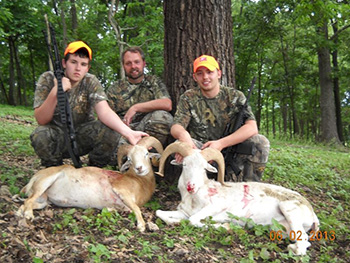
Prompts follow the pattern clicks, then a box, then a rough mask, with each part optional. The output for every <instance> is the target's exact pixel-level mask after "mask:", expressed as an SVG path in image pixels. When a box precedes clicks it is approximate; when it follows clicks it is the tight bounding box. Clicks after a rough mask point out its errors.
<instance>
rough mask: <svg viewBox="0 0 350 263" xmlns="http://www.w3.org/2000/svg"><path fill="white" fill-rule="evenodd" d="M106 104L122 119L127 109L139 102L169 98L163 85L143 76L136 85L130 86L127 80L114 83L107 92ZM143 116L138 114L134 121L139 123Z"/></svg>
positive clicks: (158, 81)
mask: <svg viewBox="0 0 350 263" xmlns="http://www.w3.org/2000/svg"><path fill="white" fill-rule="evenodd" d="M107 96H108V100H109V101H108V102H109V105H110V106H111V108H112V109H113V110H114V111H115V112H116V113H117V114H118V115H119V117H120V118H123V117H124V115H125V114H126V112H127V111H128V109H129V108H130V107H131V106H132V105H134V104H136V103H140V102H146V101H150V100H155V99H163V98H169V99H170V96H169V93H168V90H167V88H166V86H165V84H164V83H163V82H162V81H161V80H160V79H159V78H158V77H156V76H152V75H145V78H144V79H143V80H142V81H141V82H140V83H138V84H132V83H130V82H129V81H128V80H127V79H122V80H119V81H117V82H116V83H114V84H113V85H112V86H111V87H109V88H108V90H107ZM144 115H145V114H138V115H137V116H136V118H135V119H134V120H133V122H134V121H140V119H142V118H143V116H144Z"/></svg>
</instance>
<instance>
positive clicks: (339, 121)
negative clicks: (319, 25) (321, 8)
mask: <svg viewBox="0 0 350 263" xmlns="http://www.w3.org/2000/svg"><path fill="white" fill-rule="evenodd" d="M332 26H333V31H334V35H337V32H338V25H337V23H332ZM337 42H338V37H335V38H334V43H335V44H337ZM335 46H337V45H335ZM332 63H333V70H334V73H335V74H333V75H334V78H333V85H334V102H335V116H336V119H337V131H338V135H339V139H340V141H342V142H345V139H344V134H343V122H342V117H341V103H340V92H339V90H340V87H339V77H338V74H337V73H338V72H339V66H338V50H337V49H335V50H334V51H333V52H332Z"/></svg>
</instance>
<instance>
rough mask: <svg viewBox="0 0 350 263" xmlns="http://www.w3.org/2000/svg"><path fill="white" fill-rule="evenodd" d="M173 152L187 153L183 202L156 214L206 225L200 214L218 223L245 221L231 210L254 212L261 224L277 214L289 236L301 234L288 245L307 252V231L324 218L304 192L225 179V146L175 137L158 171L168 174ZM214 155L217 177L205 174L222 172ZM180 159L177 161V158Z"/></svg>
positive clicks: (249, 214)
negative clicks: (221, 148)
mask: <svg viewBox="0 0 350 263" xmlns="http://www.w3.org/2000/svg"><path fill="white" fill-rule="evenodd" d="M172 153H180V154H181V155H182V156H183V157H184V159H183V163H182V164H183V168H182V173H181V175H180V178H179V182H178V189H179V191H180V194H181V202H180V204H179V205H178V207H177V210H176V211H162V210H157V211H156V215H157V216H158V217H159V218H161V219H162V220H163V221H164V222H166V223H167V224H174V223H178V222H180V221H181V220H182V219H188V220H189V221H190V222H191V224H193V225H195V226H198V227H202V226H203V223H202V222H201V220H203V219H205V218H207V217H212V220H214V221H215V222H216V223H217V224H215V226H216V227H218V226H220V225H223V224H224V223H227V222H232V221H234V223H237V224H243V222H240V221H237V220H233V219H232V218H230V216H229V213H231V214H233V215H235V216H237V217H242V218H250V219H252V220H253V221H254V222H255V223H256V224H262V225H270V224H271V223H272V219H275V220H277V221H278V222H279V223H280V224H282V225H283V226H284V227H285V228H286V231H287V233H286V234H287V235H288V236H289V234H290V233H291V231H294V234H296V235H298V240H295V241H296V242H295V243H294V244H290V245H289V246H288V249H290V250H292V251H293V253H294V254H296V255H304V254H306V249H307V248H308V247H309V246H310V243H309V241H308V235H307V233H306V232H307V231H309V230H310V229H311V228H312V229H313V230H314V231H317V230H318V225H319V220H318V218H317V216H316V214H315V213H314V211H313V208H312V206H311V205H310V203H309V202H308V201H307V200H306V199H305V198H304V197H303V196H301V195H300V194H299V193H297V192H295V191H292V190H290V189H287V188H284V187H281V186H277V185H272V184H266V183H258V182H242V183H232V182H231V183H228V182H227V183H225V182H224V169H225V164H224V159H223V156H222V154H221V152H220V151H218V150H215V149H212V148H206V149H204V150H202V151H200V150H194V149H192V148H191V147H190V146H189V145H188V144H186V143H182V142H175V143H172V144H170V145H169V146H168V147H167V148H166V149H165V150H164V152H163V154H162V157H161V159H160V163H159V173H158V174H159V175H162V174H163V172H164V163H165V161H166V159H167V158H168V156H169V155H170V154H172ZM210 160H213V161H215V162H217V164H218V170H219V171H218V182H217V181H214V180H209V179H208V177H207V175H206V170H208V171H211V172H217V170H216V168H214V167H213V166H212V165H210V164H209V163H208V161H210ZM175 163H176V162H175V161H172V164H175ZM299 239H300V240H299Z"/></svg>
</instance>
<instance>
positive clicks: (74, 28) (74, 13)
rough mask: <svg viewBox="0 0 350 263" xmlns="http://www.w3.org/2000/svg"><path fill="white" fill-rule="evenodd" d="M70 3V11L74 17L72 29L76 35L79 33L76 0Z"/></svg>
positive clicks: (71, 0)
mask: <svg viewBox="0 0 350 263" xmlns="http://www.w3.org/2000/svg"><path fill="white" fill-rule="evenodd" d="M70 3H71V8H70V13H71V17H72V30H73V33H74V35H75V34H76V33H77V28H78V17H77V8H76V6H75V0H70Z"/></svg>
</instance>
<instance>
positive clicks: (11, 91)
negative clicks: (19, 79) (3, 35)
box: [8, 36, 16, 106]
mask: <svg viewBox="0 0 350 263" xmlns="http://www.w3.org/2000/svg"><path fill="white" fill-rule="evenodd" d="M8 42H9V47H10V63H9V74H10V77H9V93H8V94H9V105H14V106H15V105H16V101H15V67H14V64H15V62H14V54H15V40H14V37H13V36H10V37H9V38H8Z"/></svg>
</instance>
